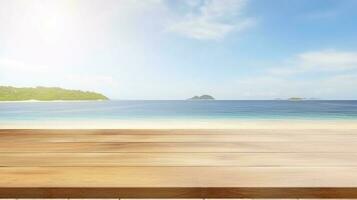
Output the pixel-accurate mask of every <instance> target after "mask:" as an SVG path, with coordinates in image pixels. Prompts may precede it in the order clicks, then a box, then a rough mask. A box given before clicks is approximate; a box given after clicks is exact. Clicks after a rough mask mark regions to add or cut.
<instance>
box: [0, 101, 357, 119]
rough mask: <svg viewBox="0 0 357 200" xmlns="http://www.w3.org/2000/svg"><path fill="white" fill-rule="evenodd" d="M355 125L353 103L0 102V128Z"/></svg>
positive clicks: (356, 112)
mask: <svg viewBox="0 0 357 200" xmlns="http://www.w3.org/2000/svg"><path fill="white" fill-rule="evenodd" d="M218 119H219V120H232V119H233V120H281V119H284V120H295V119H296V120H357V101H354V100H351V101H348V100H346V101H342V100H303V101H288V100H271V101H261V100H222V101H221V100H214V101H199V100H198V101H185V100H183V101H180V100H178V101H173V100H157V101H156V100H147V101H144V100H140V101H139V100H135V101H134V100H130V101H129V100H128V101H124V100H111V101H87V102H85V101H83V102H2V103H0V123H5V122H27V123H31V122H32V121H37V122H38V121H56V120H59V121H62V122H63V121H68V122H73V121H105V120H126V121H145V120H201V121H202V120H203V121H204V120H218Z"/></svg>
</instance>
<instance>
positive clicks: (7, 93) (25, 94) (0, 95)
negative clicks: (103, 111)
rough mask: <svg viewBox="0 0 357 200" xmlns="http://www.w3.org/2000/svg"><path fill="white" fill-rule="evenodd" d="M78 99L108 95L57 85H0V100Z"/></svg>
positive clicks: (92, 98) (91, 98) (100, 98)
mask: <svg viewBox="0 0 357 200" xmlns="http://www.w3.org/2000/svg"><path fill="white" fill-rule="evenodd" d="M31 100H34V101H80V100H85V101H88V100H108V97H106V96H104V95H102V94H100V93H96V92H89V91H81V90H68V89H62V88H59V87H34V88H31V87H23V88H18V87H11V86H0V101H31Z"/></svg>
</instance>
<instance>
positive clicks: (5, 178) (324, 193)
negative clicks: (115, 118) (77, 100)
mask: <svg viewBox="0 0 357 200" xmlns="http://www.w3.org/2000/svg"><path fill="white" fill-rule="evenodd" d="M0 141H2V142H1V143H0V152H1V153H0V166H2V167H0V197H1V198H149V197H150V198H234V197H235V198H326V197H329V198H332V197H334V198H357V166H356V164H357V159H356V157H357V145H356V144H357V134H356V132H355V130H347V131H335V130H328V131H326V134H324V131H323V130H307V131H304V130H302V131H301V130H283V131H281V130H279V131H275V130H264V131H262V130H253V131H252V130H250V131H246V130H237V131H232V130H227V131H222V130H211V131H206V130H159V131H157V130H140V131H136V130H131V131H127V130H79V131H77V130H16V131H15V130H14V131H12V130H0ZM4 141H5V142H4ZM26 152H27V153H26ZM66 152H67V153H66ZM165 152H166V153H165ZM179 152H181V153H179ZM194 152H196V153H194ZM253 152H255V153H253ZM323 152H325V153H323Z"/></svg>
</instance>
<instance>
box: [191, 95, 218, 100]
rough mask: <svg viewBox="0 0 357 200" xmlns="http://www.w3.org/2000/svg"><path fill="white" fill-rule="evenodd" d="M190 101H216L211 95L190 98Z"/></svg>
mask: <svg viewBox="0 0 357 200" xmlns="http://www.w3.org/2000/svg"><path fill="white" fill-rule="evenodd" d="M188 100H215V99H214V97H212V96H211V95H206V94H205V95H202V96H194V97H191V98H189V99H188Z"/></svg>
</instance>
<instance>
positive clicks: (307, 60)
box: [298, 50, 357, 71]
mask: <svg viewBox="0 0 357 200" xmlns="http://www.w3.org/2000/svg"><path fill="white" fill-rule="evenodd" d="M298 59H299V61H300V62H301V63H300V65H301V66H302V67H303V68H309V69H318V70H338V71H340V70H346V69H353V68H357V52H348V51H335V50H323V51H313V52H306V53H302V54H300V55H299V56H298Z"/></svg>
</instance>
